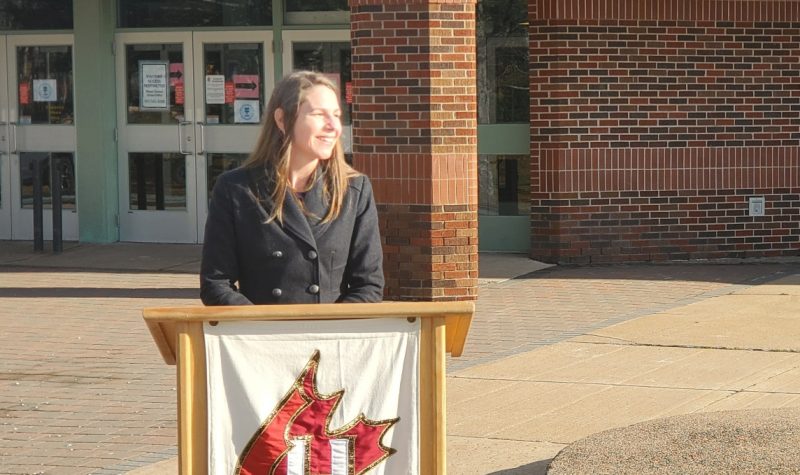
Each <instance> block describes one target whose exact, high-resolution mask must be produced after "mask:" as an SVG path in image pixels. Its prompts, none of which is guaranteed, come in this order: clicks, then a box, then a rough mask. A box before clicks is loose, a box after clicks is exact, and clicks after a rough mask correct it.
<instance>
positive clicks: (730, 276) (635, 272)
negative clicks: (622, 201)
mask: <svg viewBox="0 0 800 475" xmlns="http://www.w3.org/2000/svg"><path fill="white" fill-rule="evenodd" d="M799 270H800V261H796V262H795V261H792V262H780V263H775V262H749V263H739V262H737V263H724V262H722V263H688V262H687V263H659V264H653V263H643V264H609V265H590V266H555V267H549V268H546V269H541V270H538V271H536V272H531V273H528V274H525V275H521V276H519V277H515V279H519V280H532V279H553V278H557V279H575V280H580V279H598V280H653V281H670V280H674V281H688V282H719V283H728V284H745V283H748V284H755V283H763V282H766V281H770V280H775V279H778V278H781V277H785V276H787V275H789V274H793V273H797V272H798V271H799Z"/></svg>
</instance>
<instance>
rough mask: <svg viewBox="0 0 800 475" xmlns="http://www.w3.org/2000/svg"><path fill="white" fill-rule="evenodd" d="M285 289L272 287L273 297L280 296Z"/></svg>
mask: <svg viewBox="0 0 800 475" xmlns="http://www.w3.org/2000/svg"><path fill="white" fill-rule="evenodd" d="M282 293H283V291H282V290H281V289H272V296H273V297H280V296H281V294H282Z"/></svg>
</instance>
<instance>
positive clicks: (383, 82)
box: [350, 0, 478, 300]
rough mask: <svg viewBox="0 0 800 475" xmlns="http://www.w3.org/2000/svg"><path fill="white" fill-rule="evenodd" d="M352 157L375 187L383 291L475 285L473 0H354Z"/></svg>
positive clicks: (397, 293)
mask: <svg viewBox="0 0 800 475" xmlns="http://www.w3.org/2000/svg"><path fill="white" fill-rule="evenodd" d="M350 20H351V38H352V50H353V56H352V71H353V161H354V165H355V167H356V168H357V169H359V170H360V171H362V172H364V173H366V174H367V175H369V177H370V179H371V180H372V183H373V185H374V188H375V197H376V200H377V202H378V213H379V214H380V220H381V232H382V235H383V246H384V256H385V264H384V270H385V273H386V283H387V288H386V298H387V299H393V300H471V299H475V298H476V295H477V289H476V283H477V277H478V215H477V209H478V179H477V104H476V91H477V89H476V83H475V78H476V65H475V57H476V56H475V1H474V0H455V1H454V0H434V1H431V0H409V1H406V0H404V1H402V2H401V1H394V0H383V1H381V0H351V2H350Z"/></svg>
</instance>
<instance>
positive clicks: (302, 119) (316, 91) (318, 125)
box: [291, 85, 342, 163]
mask: <svg viewBox="0 0 800 475" xmlns="http://www.w3.org/2000/svg"><path fill="white" fill-rule="evenodd" d="M341 115H342V111H341V109H340V108H339V98H338V97H336V93H335V92H334V91H333V90H331V89H330V88H328V87H326V86H321V85H317V86H314V87H312V88H311V89H309V90H308V93H307V94H306V97H305V101H303V103H302V104H300V108H299V110H298V112H297V121H296V122H295V124H294V130H292V157H291V159H292V160H293V161H296V163H308V162H311V161H314V160H327V159H329V158H331V156H332V155H333V149H334V147H335V146H336V141H337V140H339V137H340V136H341V135H342V120H341Z"/></svg>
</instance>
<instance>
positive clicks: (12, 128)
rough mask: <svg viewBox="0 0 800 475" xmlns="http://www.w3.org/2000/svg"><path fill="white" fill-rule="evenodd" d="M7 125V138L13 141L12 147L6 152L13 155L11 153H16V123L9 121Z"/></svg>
mask: <svg viewBox="0 0 800 475" xmlns="http://www.w3.org/2000/svg"><path fill="white" fill-rule="evenodd" d="M8 127H9V130H10V131H11V133H9V136H10V137H9V138H12V139H14V141H13V143H14V148H12V149H11V151H10V152H8V153H9V154H12V155H13V154H15V153H17V123H16V122H9V123H8Z"/></svg>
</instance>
